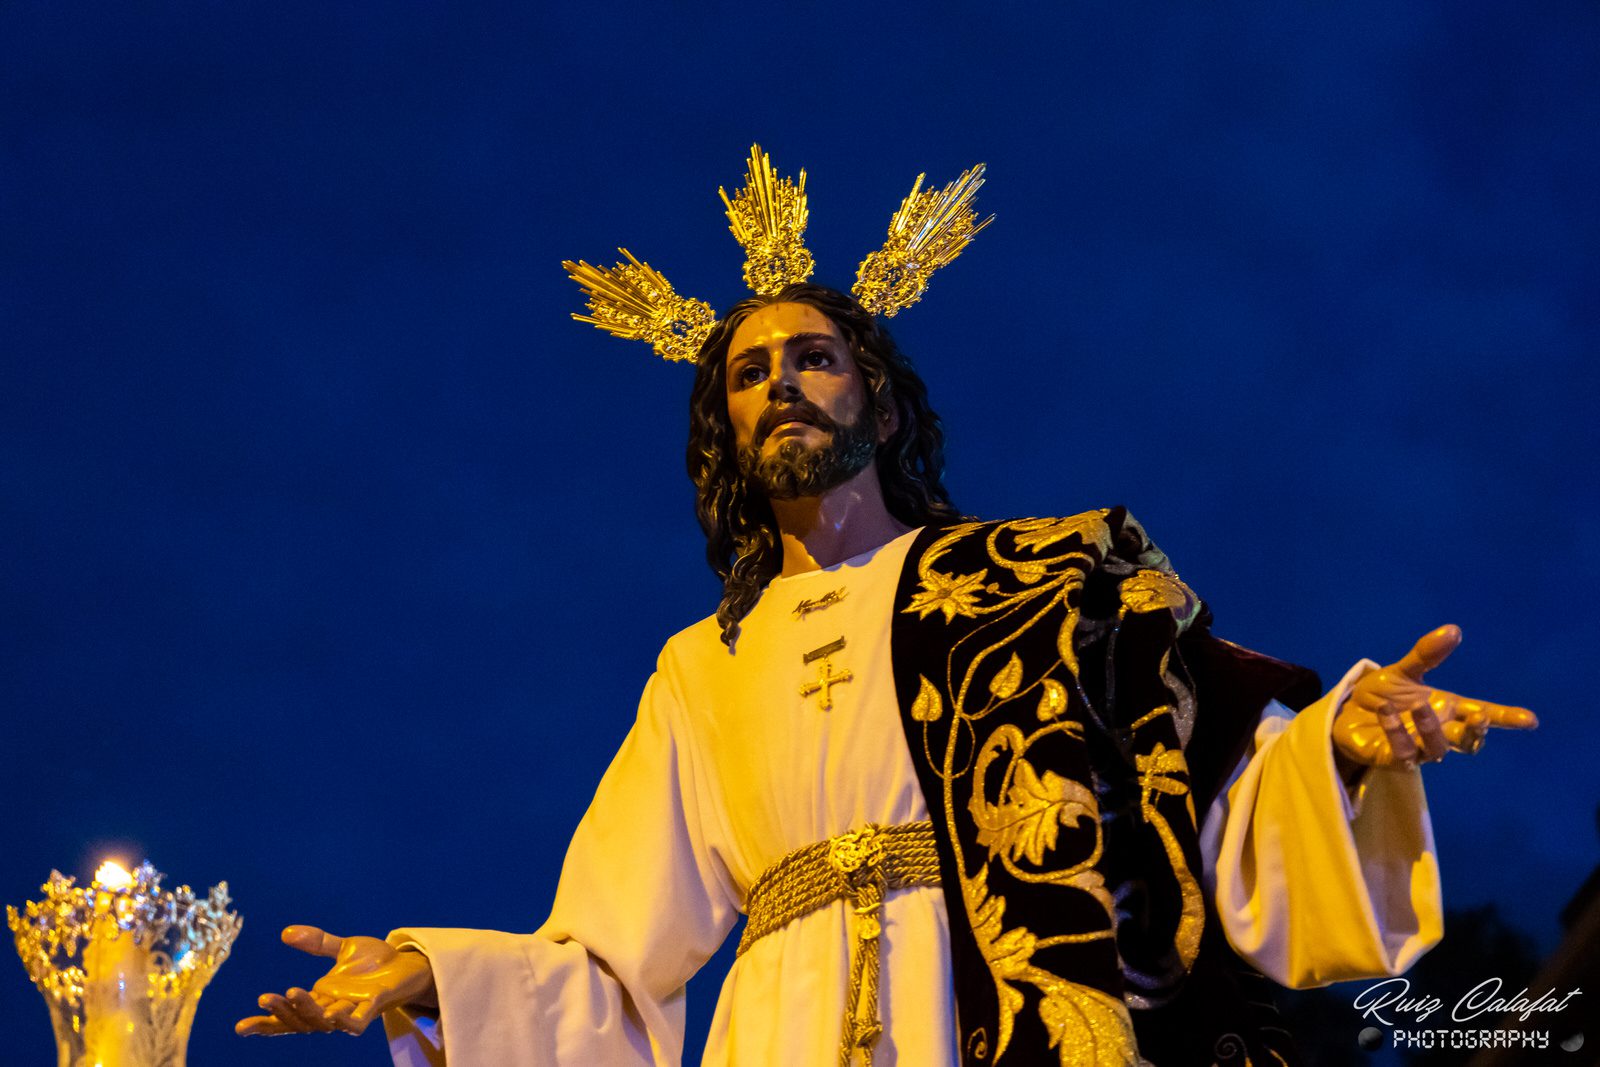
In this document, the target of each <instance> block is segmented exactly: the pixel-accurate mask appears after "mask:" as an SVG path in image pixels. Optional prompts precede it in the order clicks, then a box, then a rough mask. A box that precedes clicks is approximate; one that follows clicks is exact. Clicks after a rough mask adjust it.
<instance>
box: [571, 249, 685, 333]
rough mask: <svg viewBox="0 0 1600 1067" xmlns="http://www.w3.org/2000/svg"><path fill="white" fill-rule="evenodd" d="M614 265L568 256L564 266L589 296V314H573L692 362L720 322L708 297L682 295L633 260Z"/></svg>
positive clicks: (630, 255)
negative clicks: (576, 259)
mask: <svg viewBox="0 0 1600 1067" xmlns="http://www.w3.org/2000/svg"><path fill="white" fill-rule="evenodd" d="M617 251H618V252H621V253H622V254H623V256H625V257H626V258H627V260H628V261H627V262H626V263H618V264H617V265H616V266H615V267H610V268H606V267H593V266H590V265H589V264H588V263H585V262H584V261H583V260H581V259H580V260H579V261H578V262H576V263H573V262H572V261H571V260H563V261H562V263H561V266H562V267H563V268H565V269H566V272H567V274H568V275H569V276H571V278H572V280H573V281H575V282H577V283H578V286H579V287H580V288H581V289H582V290H583V293H584V295H585V296H587V297H588V298H589V312H590V313H589V314H588V315H578V314H574V315H573V316H572V317H573V318H575V319H577V320H578V321H579V322H587V323H590V324H592V325H594V326H597V327H599V328H600V329H602V330H605V331H607V332H608V333H610V334H612V335H613V336H615V337H621V338H625V339H626V340H629V341H648V342H649V343H650V347H652V348H654V349H655V350H656V355H658V356H660V357H661V358H662V359H670V360H692V359H694V358H695V356H696V355H697V354H698V353H699V351H700V346H701V345H702V344H704V343H705V339H706V337H707V336H709V335H710V333H711V331H712V329H713V328H714V327H715V326H716V324H717V319H716V313H715V312H713V311H712V310H711V305H709V304H707V303H706V302H705V301H704V300H693V299H690V298H688V297H681V296H679V295H678V294H677V293H675V292H673V291H672V285H671V284H670V283H669V282H668V281H667V279H666V278H664V277H662V275H661V272H660V271H658V270H656V269H655V268H654V267H652V266H650V265H649V264H648V263H642V262H640V261H639V260H638V259H636V258H634V255H633V253H632V252H629V251H628V250H627V249H626V248H619V249H617Z"/></svg>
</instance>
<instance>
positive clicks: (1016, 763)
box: [969, 726, 1100, 866]
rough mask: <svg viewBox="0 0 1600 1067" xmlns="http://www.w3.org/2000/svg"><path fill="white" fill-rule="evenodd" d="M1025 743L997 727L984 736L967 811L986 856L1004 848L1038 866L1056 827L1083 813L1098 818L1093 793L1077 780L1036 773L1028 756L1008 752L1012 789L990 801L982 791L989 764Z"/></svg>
mask: <svg viewBox="0 0 1600 1067" xmlns="http://www.w3.org/2000/svg"><path fill="white" fill-rule="evenodd" d="M1025 745H1026V741H1025V740H1024V739H1023V738H1022V734H1021V731H1019V730H1017V729H1016V727H1013V726H1002V727H1001V728H1000V729H998V730H996V731H995V732H994V733H993V734H991V735H990V736H989V740H988V741H986V742H985V743H984V747H983V751H982V753H981V754H980V755H979V757H978V762H977V764H976V765H975V766H974V767H973V771H972V777H973V792H972V802H971V804H970V805H969V810H971V812H972V818H973V821H974V822H975V823H976V824H977V826H978V844H980V845H985V846H987V847H988V849H989V858H990V859H993V858H994V857H995V856H997V855H999V854H1000V853H1002V852H1003V853H1006V854H1007V855H1008V856H1009V857H1010V858H1011V860H1012V862H1016V861H1017V860H1019V859H1021V858H1023V857H1026V858H1027V860H1028V862H1029V863H1032V864H1033V865H1034V866H1038V865H1040V864H1042V863H1043V862H1044V857H1045V853H1047V852H1049V851H1050V850H1051V849H1053V848H1055V847H1056V837H1057V834H1058V832H1059V830H1060V828H1061V827H1062V826H1063V825H1065V826H1076V825H1078V822H1079V820H1080V819H1082V818H1084V817H1085V816H1087V817H1089V818H1090V819H1096V820H1098V819H1099V815H1100V813H1099V806H1098V804H1097V803H1096V801H1095V799H1094V794H1093V793H1092V792H1090V791H1089V789H1088V788H1087V787H1086V786H1084V785H1083V783H1081V782H1075V781H1073V780H1072V779H1070V778H1063V777H1062V776H1061V775H1059V774H1057V773H1055V772H1054V771H1051V770H1046V771H1045V772H1044V777H1042V778H1041V777H1040V776H1039V774H1038V772H1037V771H1035V770H1034V769H1033V765H1032V764H1031V763H1029V762H1028V761H1027V760H1025V759H1022V758H1020V757H1019V756H1016V755H1013V757H1012V762H1011V766H1010V767H1008V768H1007V775H1008V777H1009V779H1010V782H1011V788H1010V790H1009V791H1008V792H1007V794H1006V798H1005V803H1003V804H999V805H994V804H990V803H989V802H988V800H987V798H985V797H984V795H983V793H982V783H983V780H984V775H985V773H986V772H987V771H988V769H989V764H990V762H992V761H993V760H994V758H995V757H996V756H997V755H999V753H1000V751H1001V750H1002V749H1004V748H1008V747H1009V748H1011V749H1012V751H1013V752H1020V751H1021V750H1022V748H1023V747H1024V746H1025Z"/></svg>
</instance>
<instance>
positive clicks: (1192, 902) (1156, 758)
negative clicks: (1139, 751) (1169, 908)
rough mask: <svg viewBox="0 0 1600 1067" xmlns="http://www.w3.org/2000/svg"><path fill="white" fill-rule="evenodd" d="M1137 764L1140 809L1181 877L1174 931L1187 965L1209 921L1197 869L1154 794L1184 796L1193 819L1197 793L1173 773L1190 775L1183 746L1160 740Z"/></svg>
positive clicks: (1140, 757)
mask: <svg viewBox="0 0 1600 1067" xmlns="http://www.w3.org/2000/svg"><path fill="white" fill-rule="evenodd" d="M1135 765H1136V767H1137V768H1138V771H1139V789H1140V795H1139V809H1140V813H1141V814H1143V816H1144V819H1145V821H1146V822H1148V823H1149V824H1150V825H1151V826H1153V827H1155V831H1156V834H1157V836H1159V837H1160V838H1161V846H1162V848H1163V849H1165V850H1166V853H1167V862H1168V863H1170V864H1172V873H1173V875H1174V876H1175V877H1176V878H1177V880H1178V896H1179V898H1180V900H1181V902H1182V903H1181V905H1180V910H1179V913H1178V929H1177V932H1176V933H1174V934H1173V937H1172V943H1173V944H1174V945H1175V946H1176V947H1177V949H1178V958H1179V959H1181V960H1182V961H1183V965H1184V967H1185V968H1188V966H1189V965H1190V964H1192V963H1193V962H1194V960H1195V957H1196V956H1198V955H1199V954H1200V935H1201V933H1202V932H1203V931H1204V929H1205V922H1206V909H1205V899H1204V898H1203V897H1202V896H1201V895H1200V884H1199V882H1197V881H1196V880H1195V877H1194V872H1192V871H1190V870H1189V864H1188V861H1187V860H1185V859H1184V856H1183V847H1182V846H1181V845H1179V844H1178V839H1177V837H1176V836H1175V835H1174V834H1173V832H1172V827H1171V826H1169V825H1168V824H1167V820H1166V819H1165V818H1164V817H1162V815H1161V812H1160V810H1159V809H1157V808H1156V806H1155V801H1154V798H1153V797H1152V796H1151V794H1152V793H1166V794H1167V795H1169V796H1182V797H1183V798H1184V803H1185V805H1186V806H1187V807H1188V810H1189V821H1190V822H1191V823H1192V822H1193V821H1194V795H1193V794H1192V793H1190V792H1189V787H1188V786H1187V785H1185V784H1184V783H1183V782H1182V781H1179V780H1178V779H1176V778H1173V777H1171V775H1173V774H1182V775H1184V776H1185V777H1187V776H1188V773H1189V763H1188V761H1187V760H1185V759H1184V757H1183V753H1182V752H1181V751H1180V750H1178V749H1169V748H1167V747H1166V746H1165V745H1163V744H1162V743H1161V742H1159V741H1158V742H1156V746H1155V748H1153V749H1151V750H1150V753H1149V755H1141V756H1138V757H1136V759H1135Z"/></svg>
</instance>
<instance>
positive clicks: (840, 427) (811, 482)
mask: <svg viewBox="0 0 1600 1067" xmlns="http://www.w3.org/2000/svg"><path fill="white" fill-rule="evenodd" d="M811 414H812V417H814V418H815V419H816V423H817V426H818V428H820V429H824V430H828V431H830V433H829V435H828V443H827V444H825V445H821V446H820V447H817V448H810V449H808V448H806V446H805V445H803V444H801V443H800V442H799V441H785V442H783V443H782V444H780V445H779V446H778V450H777V451H776V452H774V453H773V454H772V455H770V456H767V457H766V458H762V455H761V446H760V444H759V443H756V444H752V445H747V446H746V447H744V448H741V449H739V473H740V474H741V475H743V476H744V479H745V481H747V482H751V483H753V484H755V485H759V486H760V487H761V488H762V490H763V491H764V492H765V493H766V494H767V499H769V500H794V499H796V498H798V497H803V496H821V495H822V494H823V493H826V492H827V491H828V490H829V489H832V488H834V487H835V486H839V485H843V484H844V483H845V482H848V481H849V480H850V479H851V478H854V477H855V476H856V475H858V474H860V473H861V472H862V471H864V470H866V469H867V467H868V465H869V464H871V463H872V461H873V459H874V458H875V457H876V456H877V454H878V436H877V433H876V431H875V427H874V424H873V420H872V417H871V415H870V414H869V413H866V412H863V413H862V416H861V418H859V419H857V420H856V421H855V422H851V423H838V422H834V421H832V420H831V419H828V418H827V416H825V415H822V413H821V412H818V411H815V410H814V409H813V411H812V413H811Z"/></svg>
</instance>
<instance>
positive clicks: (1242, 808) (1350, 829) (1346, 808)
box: [1200, 660, 1444, 989]
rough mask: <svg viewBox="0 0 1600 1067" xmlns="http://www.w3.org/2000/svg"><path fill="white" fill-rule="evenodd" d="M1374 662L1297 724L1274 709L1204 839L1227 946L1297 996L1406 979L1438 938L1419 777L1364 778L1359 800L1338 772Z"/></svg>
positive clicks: (1440, 922) (1435, 876)
mask: <svg viewBox="0 0 1600 1067" xmlns="http://www.w3.org/2000/svg"><path fill="white" fill-rule="evenodd" d="M1377 666H1378V665H1377V664H1375V663H1373V662H1371V661H1370V660H1362V661H1361V662H1360V663H1358V664H1356V665H1355V666H1354V667H1352V668H1351V669H1350V670H1349V672H1347V673H1346V674H1345V676H1344V677H1343V678H1342V679H1340V681H1339V684H1338V685H1336V686H1335V687H1334V688H1333V689H1332V691H1330V692H1329V693H1327V694H1326V695H1325V696H1323V697H1322V698H1321V699H1320V700H1318V701H1317V702H1316V703H1314V704H1312V705H1310V706H1309V707H1307V708H1306V709H1305V710H1304V711H1302V712H1301V713H1300V714H1299V715H1291V714H1290V713H1289V712H1288V710H1287V709H1285V708H1283V706H1282V705H1278V704H1276V702H1274V704H1273V705H1269V706H1268V711H1267V713H1265V714H1263V716H1262V718H1261V721H1260V723H1259V724H1258V725H1257V727H1256V733H1255V738H1254V743H1253V745H1252V751H1251V752H1250V753H1249V754H1247V759H1246V761H1245V762H1243V763H1242V764H1241V766H1240V767H1239V769H1237V770H1236V771H1235V772H1234V778H1233V780H1232V781H1231V782H1230V783H1229V784H1228V785H1227V786H1225V787H1224V788H1223V790H1222V793H1221V795H1220V796H1219V797H1218V799H1217V802H1216V803H1215V804H1213V805H1212V807H1211V810H1210V811H1208V812H1207V814H1206V820H1205V825H1204V826H1203V827H1202V830H1201V835H1200V840H1201V852H1202V856H1203V858H1204V860H1205V867H1206V878H1207V885H1208V888H1210V889H1211V890H1212V892H1213V900H1214V901H1215V903H1216V908H1217V914H1218V915H1219V916H1220V917H1221V919H1222V929H1223V932H1224V933H1225V934H1227V937H1228V941H1229V943H1230V944H1231V945H1232V946H1233V948H1234V951H1235V952H1237V953H1238V954H1239V955H1240V956H1241V957H1243V958H1244V959H1245V960H1246V961H1248V962H1249V963H1250V964H1251V965H1252V966H1254V967H1255V968H1257V969H1258V970H1260V971H1261V972H1262V973H1263V974H1265V975H1267V976H1268V977H1270V978H1272V979H1274V980H1275V981H1277V982H1280V983H1282V984H1283V985H1286V986H1289V987H1291V988H1294V989H1304V988H1307V987H1310V986H1319V985H1326V984H1328V983H1329V982H1339V981H1344V980H1347V979H1352V978H1371V977H1377V976H1380V975H1395V974H1399V973H1401V972H1403V971H1405V970H1406V969H1407V968H1409V967H1410V966H1411V965H1412V964H1413V963H1415V962H1416V961H1417V959H1418V957H1420V956H1421V955H1422V954H1423V953H1424V952H1426V951H1427V950H1428V949H1430V948H1432V947H1433V946H1434V945H1435V944H1437V943H1438V941H1439V938H1440V937H1441V936H1443V933H1444V905H1443V902H1442V900H1441V897H1440V889H1439V865H1438V860H1437V857H1436V855H1435V852H1434V845H1433V825H1432V823H1431V821H1430V820H1429V818H1428V805H1427V799H1426V797H1425V796H1424V795H1423V791H1422V776H1421V773H1420V772H1419V771H1418V770H1417V769H1416V768H1379V769H1373V770H1369V771H1368V772H1367V773H1366V775H1365V779H1364V781H1363V783H1362V784H1361V785H1360V786H1359V787H1358V792H1357V795H1356V796H1355V797H1354V798H1352V797H1351V796H1350V795H1349V794H1348V793H1347V791H1346V789H1345V786H1344V783H1343V782H1342V781H1340V778H1339V773H1338V770H1337V768H1336V767H1335V765H1334V761H1333V746H1332V743H1331V742H1330V740H1329V738H1330V736H1331V731H1332V727H1333V720H1334V716H1335V714H1336V713H1337V712H1338V709H1339V707H1340V705H1341V704H1342V703H1343V702H1344V699H1345V696H1346V694H1348V693H1349V691H1350V687H1351V686H1352V685H1353V684H1355V681H1356V679H1357V678H1360V677H1361V676H1362V675H1363V674H1365V673H1366V672H1367V671H1369V670H1375V669H1377ZM1352 801H1353V803H1352Z"/></svg>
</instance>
